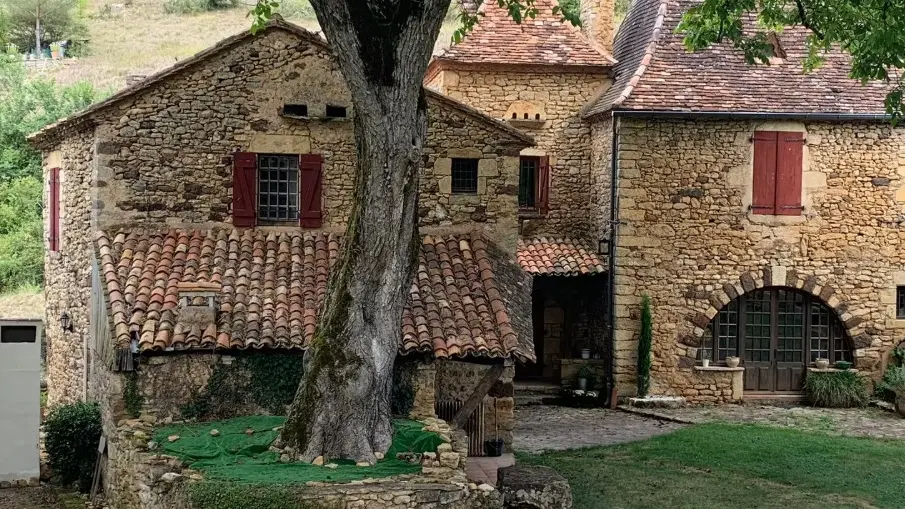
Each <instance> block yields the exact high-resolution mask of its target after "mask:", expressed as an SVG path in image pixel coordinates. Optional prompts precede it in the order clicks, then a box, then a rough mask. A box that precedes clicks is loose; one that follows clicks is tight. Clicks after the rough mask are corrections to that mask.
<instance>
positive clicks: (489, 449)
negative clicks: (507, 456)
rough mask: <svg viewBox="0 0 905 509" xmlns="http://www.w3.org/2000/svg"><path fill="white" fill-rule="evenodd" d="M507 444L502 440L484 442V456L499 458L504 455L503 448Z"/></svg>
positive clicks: (495, 439) (493, 439) (494, 439)
mask: <svg viewBox="0 0 905 509" xmlns="http://www.w3.org/2000/svg"><path fill="white" fill-rule="evenodd" d="M504 446H505V444H504V443H503V439H502V438H492V439H490V440H484V455H485V456H490V457H492V458H497V457H499V456H502V455H503V447H504Z"/></svg>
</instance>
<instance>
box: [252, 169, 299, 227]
mask: <svg viewBox="0 0 905 509" xmlns="http://www.w3.org/2000/svg"><path fill="white" fill-rule="evenodd" d="M298 199H299V158H298V156H293V155H264V154H262V155H260V156H258V218H260V219H261V220H263V221H297V220H298V218H299V206H298Z"/></svg>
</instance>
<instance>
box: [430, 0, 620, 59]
mask: <svg viewBox="0 0 905 509" xmlns="http://www.w3.org/2000/svg"><path fill="white" fill-rule="evenodd" d="M534 5H535V7H536V8H537V11H538V12H537V16H536V17H535V18H534V19H531V18H528V19H524V20H522V22H521V23H516V22H515V21H513V20H512V18H511V17H510V16H509V13H508V11H506V9H504V8H502V7H500V6H499V5H498V4H497V2H495V1H487V2H484V3H483V4H482V5H481V12H483V14H484V15H483V16H482V17H481V18H480V19H479V21H478V24H477V25H476V26H475V28H474V30H472V32H471V33H469V34H468V35H467V36H465V38H464V39H463V40H462V41H461V42H460V43H458V44H455V45H453V46H450V47H449V48H447V49H446V50H445V51H444V52H443V53H441V54H440V55H438V56H437V57H436V61H438V62H442V61H453V62H462V63H469V64H528V65H564V66H611V65H612V64H613V63H615V60H613V58H612V57H611V56H610V55H608V54H606V53H605V52H604V51H603V50H601V49H599V48H596V47H595V46H594V45H592V44H591V42H590V41H589V40H588V39H587V37H585V36H584V34H582V33H581V31H580V30H579V29H577V28H576V27H573V26H572V25H571V24H569V23H568V22H567V21H566V22H564V21H562V20H561V19H560V16H558V15H556V14H553V6H554V5H556V4H555V1H554V0H535V2H534Z"/></svg>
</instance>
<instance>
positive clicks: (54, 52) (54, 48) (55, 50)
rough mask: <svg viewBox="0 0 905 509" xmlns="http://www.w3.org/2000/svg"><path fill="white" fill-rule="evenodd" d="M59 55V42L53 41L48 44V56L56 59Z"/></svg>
mask: <svg viewBox="0 0 905 509" xmlns="http://www.w3.org/2000/svg"><path fill="white" fill-rule="evenodd" d="M60 57H61V53H60V43H58V42H54V43H51V44H50V58H52V59H54V60H57V59H58V58H60Z"/></svg>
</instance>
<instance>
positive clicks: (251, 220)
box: [233, 152, 258, 227]
mask: <svg viewBox="0 0 905 509" xmlns="http://www.w3.org/2000/svg"><path fill="white" fill-rule="evenodd" d="M257 180H258V156H257V154H253V153H251V152H236V153H235V154H233V226H238V227H246V226H254V225H255V220H256V218H257V213H256V212H257V211H256V203H257V200H256V199H255V194H256V190H257V187H258V186H257Z"/></svg>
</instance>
